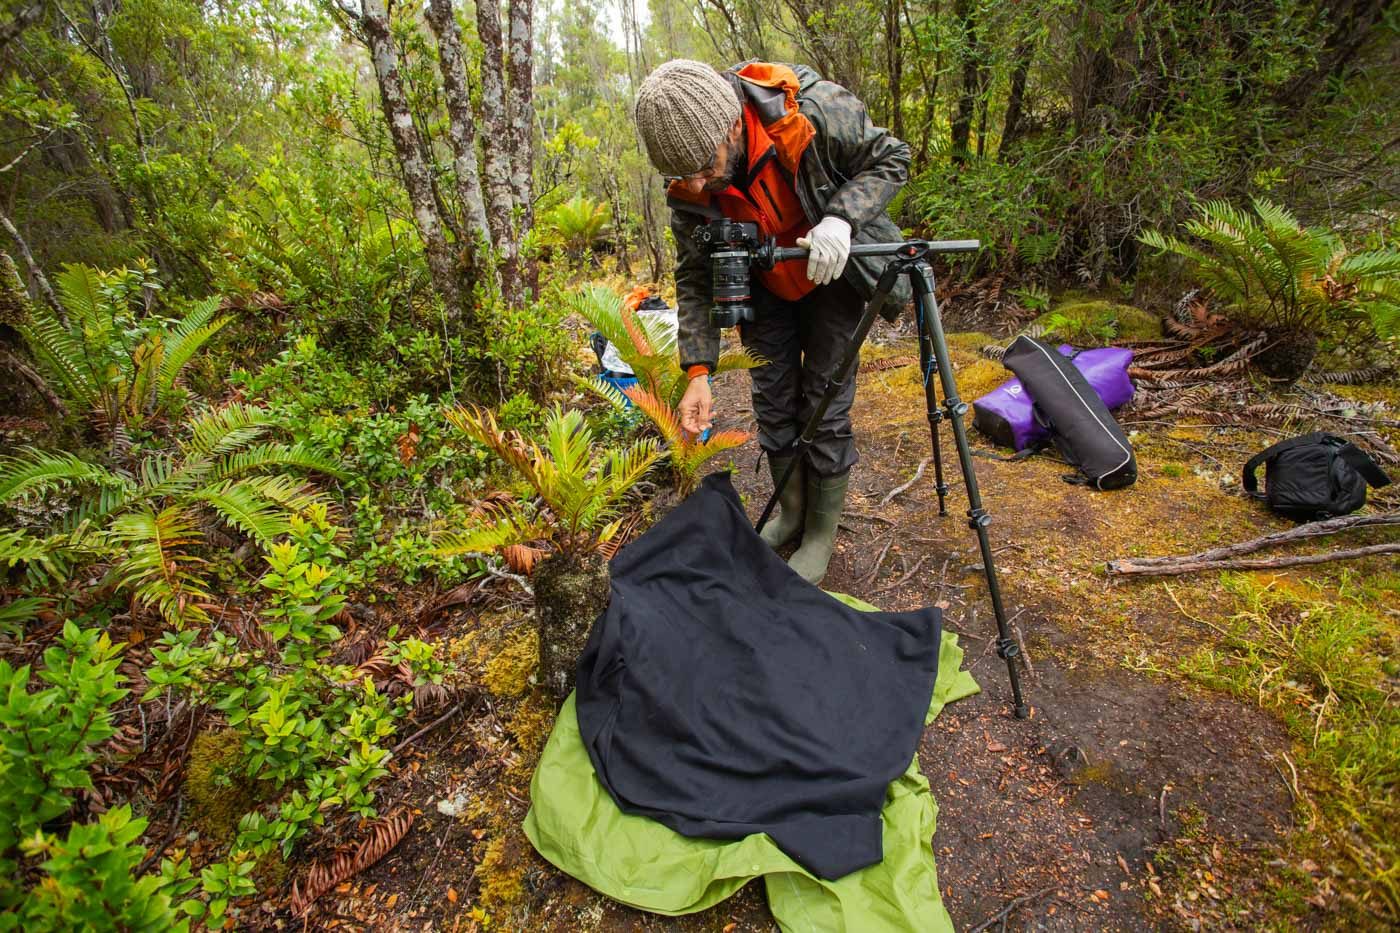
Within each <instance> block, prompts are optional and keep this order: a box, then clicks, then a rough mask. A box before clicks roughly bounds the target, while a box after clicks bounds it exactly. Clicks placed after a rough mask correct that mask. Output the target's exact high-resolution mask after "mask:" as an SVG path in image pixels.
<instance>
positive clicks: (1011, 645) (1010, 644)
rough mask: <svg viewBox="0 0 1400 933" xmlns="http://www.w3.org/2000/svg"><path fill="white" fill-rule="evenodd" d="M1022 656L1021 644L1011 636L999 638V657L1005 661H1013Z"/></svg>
mask: <svg viewBox="0 0 1400 933" xmlns="http://www.w3.org/2000/svg"><path fill="white" fill-rule="evenodd" d="M1020 656H1021V646H1020V645H1018V644H1016V641H1015V640H1014V639H1011V638H999V639H997V657H999V658H1001V659H1002V660H1003V661H1012V660H1015V659H1016V658H1019V657H1020Z"/></svg>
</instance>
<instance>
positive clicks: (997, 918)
mask: <svg viewBox="0 0 1400 933" xmlns="http://www.w3.org/2000/svg"><path fill="white" fill-rule="evenodd" d="M1053 890H1055V889H1054V888H1041V889H1040V890H1039V891H1036V892H1035V893H1034V894H1023V895H1021V896H1020V897H1016V898H1012V899H1011V900H1010V901H1009V902H1007V905H1006V906H1005V907H1003V908H1002V909H1001V910H999V911H997V912H996V913H994V914H992V916H990V917H988V918H987V919H986V920H984V921H982V922H981V923H979V924H977V926H975V927H973V928H972V929H971V930H970V931H968V933H982V931H983V930H988V929H991V927H992V924H994V923H1000V922H1001V921H1003V920H1005V919H1006V918H1007V917H1009V916H1011V912H1012V911H1013V910H1015V909H1016V908H1017V907H1020V906H1021V905H1022V904H1028V903H1030V902H1031V901H1038V900H1040V899H1041V898H1042V897H1044V896H1045V895H1047V894H1049V893H1050V892H1051V891H1053Z"/></svg>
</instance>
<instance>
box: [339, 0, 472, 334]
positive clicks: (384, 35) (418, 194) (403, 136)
mask: <svg viewBox="0 0 1400 933" xmlns="http://www.w3.org/2000/svg"><path fill="white" fill-rule="evenodd" d="M360 9H361V14H362V15H361V17H360V25H361V26H362V27H363V29H364V34H365V40H366V44H367V45H368V46H369V53H370V59H371V60H372V61H373V63H374V74H375V78H376V79H377V81H378V83H379V102H380V105H381V107H382V108H383V110H384V120H385V122H386V123H388V125H389V135H390V137H391V138H392V139H393V141H394V152H395V154H396V155H397V156H398V160H399V169H400V171H401V172H402V174H403V181H404V188H405V189H407V191H408V200H409V204H410V205H411V206H412V209H413V222H414V224H415V225H416V226H417V228H418V234H419V236H421V237H422V238H423V250H424V253H425V254H426V256H427V260H428V272H429V274H430V275H431V276H432V280H433V288H434V290H436V291H437V293H438V297H439V298H441V299H442V303H443V305H444V307H445V308H446V311H447V315H448V317H449V318H451V319H453V320H456V319H458V318H459V317H460V316H461V313H462V296H461V288H460V286H459V284H458V281H457V270H456V264H455V262H454V261H453V257H452V252H451V250H450V249H449V248H448V245H447V235H446V233H445V232H444V230H443V220H442V217H441V216H440V215H439V213H438V209H437V204H436V202H435V200H434V196H433V179H432V174H431V172H429V170H428V165H427V162H426V161H425V160H424V158H423V149H424V147H423V141H422V139H421V138H420V137H419V135H418V129H417V127H416V126H414V123H413V114H412V112H411V111H410V110H409V106H408V95H407V94H406V93H405V91H404V86H403V79H402V77H401V76H400V74H399V56H398V51H397V49H395V47H394V39H393V35H392V34H391V33H390V31H389V14H388V11H387V10H386V9H385V6H384V2H383V0H361V3H360Z"/></svg>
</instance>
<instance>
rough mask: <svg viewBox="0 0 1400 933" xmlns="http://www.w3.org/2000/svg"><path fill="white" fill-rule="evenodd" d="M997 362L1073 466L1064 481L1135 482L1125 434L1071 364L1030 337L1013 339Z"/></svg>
mask: <svg viewBox="0 0 1400 933" xmlns="http://www.w3.org/2000/svg"><path fill="white" fill-rule="evenodd" d="M1001 361H1002V362H1003V363H1004V364H1006V368H1007V369H1009V370H1011V371H1012V372H1013V373H1015V374H1016V378H1018V379H1020V380H1021V384H1022V385H1023V386H1025V388H1026V392H1028V393H1029V394H1030V397H1031V398H1033V399H1034V400H1035V412H1036V417H1037V419H1040V420H1041V421H1042V423H1043V424H1044V425H1045V426H1046V427H1048V428H1049V429H1050V440H1051V442H1052V443H1054V445H1055V448H1056V449H1057V450H1058V451H1059V452H1060V455H1061V456H1062V457H1064V458H1065V460H1067V461H1068V462H1069V463H1070V464H1071V465H1073V466H1075V467H1077V468H1078V470H1079V472H1078V473H1077V474H1074V475H1073V476H1067V477H1065V480H1066V481H1067V482H1071V483H1083V484H1084V485H1086V486H1092V487H1094V488H1095V489H1121V488H1122V487H1124V486H1131V485H1132V484H1133V482H1134V481H1136V480H1137V460H1136V459H1135V458H1134V457H1133V448H1132V445H1130V444H1129V443H1128V436H1127V435H1126V434H1124V433H1123V429H1122V428H1121V427H1119V425H1118V422H1117V421H1115V420H1114V418H1113V415H1112V414H1110V413H1109V410H1108V407H1107V406H1106V405H1104V403H1103V400H1102V399H1100V398H1099V395H1098V393H1097V392H1095V391H1094V389H1093V387H1092V386H1090V385H1089V381H1088V380H1087V379H1085V378H1084V374H1083V373H1081V372H1080V371H1079V369H1078V367H1076V366H1075V365H1074V363H1072V362H1071V361H1070V360H1068V359H1067V358H1065V357H1063V356H1061V355H1060V354H1059V353H1058V352H1056V350H1055V348H1054V347H1051V346H1049V345H1047V344H1045V343H1043V342H1041V341H1039V340H1034V339H1032V338H1030V337H1017V338H1016V340H1015V341H1014V342H1013V343H1012V344H1011V346H1010V347H1009V348H1008V349H1007V351H1006V355H1005V356H1003V357H1002V360H1001Z"/></svg>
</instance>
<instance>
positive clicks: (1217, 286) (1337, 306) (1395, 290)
mask: <svg viewBox="0 0 1400 933" xmlns="http://www.w3.org/2000/svg"><path fill="white" fill-rule="evenodd" d="M1184 230H1185V231H1186V233H1188V234H1189V235H1190V237H1191V238H1192V239H1193V240H1194V242H1191V241H1188V240H1185V239H1181V238H1179V237H1176V236H1163V235H1162V234H1161V233H1159V232H1157V231H1155V230H1154V231H1149V232H1147V233H1144V234H1143V235H1142V237H1141V240H1142V242H1143V243H1144V244H1145V245H1147V246H1149V247H1152V248H1154V249H1157V250H1161V251H1163V252H1166V253H1171V254H1173V255H1176V256H1180V257H1182V258H1183V259H1185V260H1186V262H1187V264H1188V265H1189V266H1190V267H1191V270H1192V272H1193V273H1194V274H1195V275H1196V276H1197V277H1198V279H1199V281H1200V283H1201V284H1202V285H1204V286H1206V287H1207V288H1209V289H1210V291H1211V293H1212V294H1213V295H1214V296H1215V298H1216V299H1218V300H1219V301H1220V302H1221V303H1222V304H1223V305H1224V306H1225V311H1226V313H1227V314H1228V315H1229V317H1230V318H1231V319H1232V320H1234V321H1235V322H1236V323H1237V324H1239V325H1240V326H1242V327H1245V328H1249V329H1253V330H1259V331H1263V332H1264V333H1266V334H1268V335H1269V336H1270V337H1271V338H1272V339H1274V340H1275V341H1278V342H1280V343H1282V344H1284V345H1285V346H1287V345H1289V344H1297V345H1298V346H1299V347H1301V350H1300V352H1299V353H1298V354H1297V355H1296V356H1295V358H1294V359H1292V360H1290V361H1288V362H1289V363H1290V364H1291V365H1287V366H1285V370H1287V371H1286V372H1284V373H1282V375H1296V374H1301V372H1302V370H1303V369H1305V368H1306V366H1307V363H1308V362H1310V361H1311V358H1312V353H1313V352H1315V351H1316V346H1317V340H1316V338H1317V336H1318V335H1321V334H1325V333H1327V332H1328V330H1329V329H1331V328H1333V327H1338V326H1346V325H1351V324H1356V323H1363V324H1366V325H1368V326H1369V328H1370V329H1371V330H1373V331H1374V333H1375V334H1378V335H1380V336H1381V337H1391V336H1395V335H1396V334H1400V252H1397V251H1396V250H1393V249H1380V250H1367V251H1361V252H1352V251H1350V250H1349V249H1348V248H1347V246H1346V244H1344V243H1343V242H1342V239H1341V237H1339V236H1337V235H1336V234H1334V233H1332V232H1331V231H1328V230H1321V229H1318V228H1315V227H1304V226H1303V225H1302V224H1300V223H1299V222H1298V220H1297V218H1295V217H1294V216H1293V215H1292V214H1291V213H1289V212H1288V211H1287V210H1286V209H1284V208H1283V207H1280V206H1279V205H1277V204H1274V203H1272V202H1270V201H1267V200H1263V199H1259V200H1255V201H1254V202H1253V211H1252V212H1250V211H1245V210H1242V209H1240V208H1237V207H1235V206H1234V205H1232V204H1230V203H1229V202H1228V201H1220V200H1217V201H1206V202H1204V203H1202V204H1201V205H1199V207H1198V213H1197V216H1196V217H1194V218H1192V219H1191V220H1188V221H1187V222H1186V223H1185V225H1184ZM1304 357H1306V358H1304ZM1300 363H1301V366H1300V365H1299V364H1300ZM1295 369H1296V373H1294V372H1293V370H1295Z"/></svg>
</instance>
